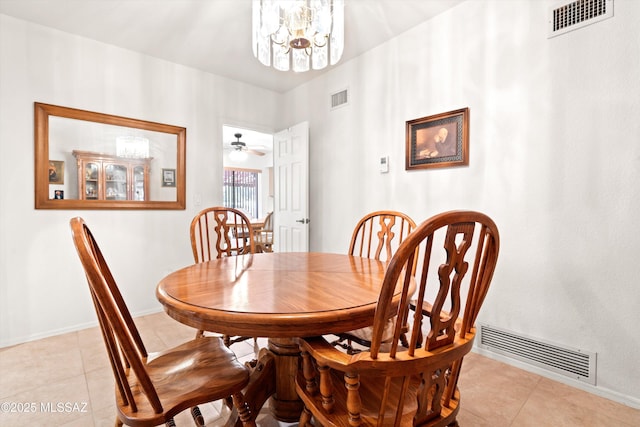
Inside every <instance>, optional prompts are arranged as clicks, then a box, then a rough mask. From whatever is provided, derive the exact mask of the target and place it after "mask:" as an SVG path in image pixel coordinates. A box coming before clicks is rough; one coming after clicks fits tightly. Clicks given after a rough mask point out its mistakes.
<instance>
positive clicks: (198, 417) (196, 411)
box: [191, 406, 205, 427]
mask: <svg viewBox="0 0 640 427" xmlns="http://www.w3.org/2000/svg"><path fill="white" fill-rule="evenodd" d="M191 416H192V417H193V421H194V422H195V423H196V425H197V426H198V427H204V425H205V424H204V417H203V416H202V412H200V408H198V407H197V406H194V407H193V408H191Z"/></svg>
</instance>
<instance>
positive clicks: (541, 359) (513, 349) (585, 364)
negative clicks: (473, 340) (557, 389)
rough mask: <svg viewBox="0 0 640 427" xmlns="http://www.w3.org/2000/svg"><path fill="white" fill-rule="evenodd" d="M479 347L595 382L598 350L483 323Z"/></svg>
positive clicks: (558, 372) (589, 382)
mask: <svg viewBox="0 0 640 427" xmlns="http://www.w3.org/2000/svg"><path fill="white" fill-rule="evenodd" d="M479 331H480V336H479V338H480V340H479V344H478V345H479V347H480V348H482V349H485V350H489V351H492V352H495V353H498V354H501V355H503V356H506V357H510V358H513V359H517V360H520V361H522V362H525V363H528V364H530V365H534V366H537V367H540V368H543V369H546V370H548V371H551V372H555V373H557V374H561V375H564V376H567V377H570V378H573V379H577V380H580V381H583V382H585V383H588V384H592V385H595V384H596V353H593V352H587V351H583V350H576V349H571V348H568V347H564V346H560V345H558V344H551V343H548V342H543V341H541V340H536V339H533V338H529V337H526V336H523V335H519V334H516V333H513V332H509V331H506V330H503V329H498V328H496V327H494V326H488V325H480V328H479Z"/></svg>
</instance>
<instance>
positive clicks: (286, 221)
mask: <svg viewBox="0 0 640 427" xmlns="http://www.w3.org/2000/svg"><path fill="white" fill-rule="evenodd" d="M273 171H274V193H275V194H274V196H275V197H274V199H275V206H274V214H273V234H274V236H273V246H274V250H275V251H276V252H307V251H309V123H308V122H303V123H300V124H297V125H295V126H292V127H290V128H289V129H285V130H283V131H280V132H278V133H277V134H275V135H274V138H273Z"/></svg>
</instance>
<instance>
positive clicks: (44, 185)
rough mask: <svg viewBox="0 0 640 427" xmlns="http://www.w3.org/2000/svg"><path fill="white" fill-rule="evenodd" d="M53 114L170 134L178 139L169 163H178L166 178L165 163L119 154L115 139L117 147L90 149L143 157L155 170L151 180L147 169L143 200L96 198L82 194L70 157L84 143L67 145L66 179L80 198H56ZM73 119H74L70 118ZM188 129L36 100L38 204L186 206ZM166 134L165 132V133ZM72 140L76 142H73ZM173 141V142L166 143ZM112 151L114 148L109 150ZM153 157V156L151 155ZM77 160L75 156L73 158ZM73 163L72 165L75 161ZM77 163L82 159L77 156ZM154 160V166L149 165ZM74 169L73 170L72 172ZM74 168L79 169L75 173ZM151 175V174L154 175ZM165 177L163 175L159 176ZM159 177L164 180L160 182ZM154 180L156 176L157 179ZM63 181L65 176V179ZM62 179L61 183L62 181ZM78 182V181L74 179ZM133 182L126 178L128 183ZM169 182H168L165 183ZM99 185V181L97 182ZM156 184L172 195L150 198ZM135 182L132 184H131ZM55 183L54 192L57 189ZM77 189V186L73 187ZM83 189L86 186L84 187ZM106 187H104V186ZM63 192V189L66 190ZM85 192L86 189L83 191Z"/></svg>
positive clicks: (65, 206)
mask: <svg viewBox="0 0 640 427" xmlns="http://www.w3.org/2000/svg"><path fill="white" fill-rule="evenodd" d="M52 117H60V118H66V119H72V120H79V121H83V122H91V123H99V124H105V125H113V126H114V127H116V128H115V129H120V128H126V130H127V131H130V132H132V133H133V132H137V133H144V132H149V133H150V134H154V133H156V132H157V133H159V134H155V135H159V137H161V138H164V139H166V138H169V139H171V142H173V138H175V142H176V145H175V147H176V153H175V159H173V157H172V156H173V153H171V152H170V153H169V154H168V155H167V156H166V157H167V159H168V160H170V162H171V163H170V167H171V169H173V168H174V167H175V172H173V173H170V174H168V175H166V176H167V177H168V179H169V180H170V182H166V183H165V182H164V181H165V180H167V178H165V177H164V176H165V175H164V174H165V171H166V170H170V171H171V169H164V168H165V165H163V164H160V165H157V164H156V165H154V164H153V163H152V162H153V159H151V158H150V157H148V158H142V159H140V158H133V159H131V158H125V157H117V156H116V154H115V141H114V142H113V143H112V145H113V146H114V150H113V152H112V153H102V152H100V153H90V154H95V155H98V156H103V157H105V158H111V159H112V160H113V159H116V162H117V161H118V160H122V162H123V163H125V161H126V160H130V161H134V162H135V161H136V160H137V161H138V163H140V162H141V161H142V162H143V163H144V162H146V163H147V168H148V169H151V170H153V173H154V175H153V176H155V177H156V178H157V182H149V181H150V176H149V173H148V172H145V174H146V175H145V176H144V182H145V191H144V196H143V197H144V200H131V199H129V198H128V197H127V199H126V200H107V198H106V197H103V198H101V199H100V198H99V197H96V198H95V199H93V200H84V199H85V197H84V196H80V194H81V193H80V191H81V189H82V188H84V186H85V185H86V183H85V184H81V183H80V181H81V177H82V176H83V175H80V174H79V173H77V168H76V166H75V163H74V162H71V161H70V157H69V156H71V155H73V156H74V157H76V158H79V157H80V154H79V153H82V150H84V149H85V148H84V147H81V146H75V147H74V146H71V147H66V146H65V150H66V151H65V154H66V159H67V161H68V162H69V163H68V167H67V168H66V169H67V173H66V175H67V177H66V180H67V182H71V181H70V180H76V181H77V193H78V195H77V198H73V199H68V198H63V199H56V198H55V196H52V190H51V189H50V185H54V184H52V181H51V178H50V173H51V172H50V170H49V169H50V163H55V159H51V158H50V157H49V154H50V150H49V149H50V147H49V139H50V124H51V123H50V118H52ZM69 123H71V122H69ZM105 129H108V130H112V129H113V128H111V127H106V128H105ZM186 133H187V130H186V128H184V127H179V126H172V125H166V124H161V123H154V122H148V121H144V120H137V119H130V118H126V117H120V116H113V115H109V114H102V113H95V112H91V111H85V110H79V109H75V108H67V107H60V106H55V105H49V104H42V103H38V102H36V103H34V140H35V208H36V209H185V175H186V160H185V158H186V151H185V150H186V147H185V146H186ZM164 134H166V135H164ZM71 144H73V143H71ZM166 145H173V144H166ZM172 149H173V148H170V150H172ZM110 151H111V150H110ZM151 157H153V156H151ZM73 160H74V161H75V159H73ZM71 163H73V167H72V164H71ZM77 164H78V165H79V164H80V161H79V160H78V163H77ZM149 164H151V165H152V166H148V165H149ZM69 172H71V173H69ZM74 172H76V173H75V174H74ZM153 176H151V177H153ZM160 177H162V178H160ZM160 180H163V181H162V182H160ZM154 181H155V180H154ZM62 183H64V180H63V182H62ZM62 183H61V184H62ZM74 184H75V182H74ZM129 184H131V183H130V182H129V181H127V184H126V185H129ZM165 184H166V185H165ZM96 185H97V184H96ZM151 185H155V186H157V187H160V186H162V187H169V188H167V189H165V190H156V192H157V191H165V192H166V194H169V195H170V200H169V199H166V200H165V199H163V198H162V197H159V198H158V200H153V199H149V198H150V195H149V194H150V193H153V192H151V191H149V190H148V188H149V186H151ZM131 186H133V184H131ZM55 189H56V188H55V187H54V190H53V193H56V192H55ZM74 190H76V188H75V187H74ZM83 191H84V190H83ZM101 191H103V192H104V191H105V190H101ZM174 191H175V197H171V196H173V194H174V193H173V192H174ZM63 194H64V193H63ZM82 194H84V192H83V193H82Z"/></svg>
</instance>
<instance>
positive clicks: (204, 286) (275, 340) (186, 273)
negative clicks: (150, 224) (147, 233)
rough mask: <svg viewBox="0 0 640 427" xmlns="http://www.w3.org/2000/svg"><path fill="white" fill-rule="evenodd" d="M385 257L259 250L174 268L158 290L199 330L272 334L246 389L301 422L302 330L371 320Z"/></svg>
mask: <svg viewBox="0 0 640 427" xmlns="http://www.w3.org/2000/svg"><path fill="white" fill-rule="evenodd" d="M385 268H386V263H385V262H381V261H376V260H374V259H369V258H360V257H355V256H350V255H342V254H332V253H314V252H304V253H260V254H247V255H239V256H233V257H226V258H221V259H216V260H212V261H208V262H204V263H200V264H194V265H191V266H189V267H185V268H183V269H181V270H178V271H175V272H173V273H171V274H169V275H168V276H166V277H165V278H164V279H162V280H161V281H160V282H159V284H158V286H157V290H156V295H157V297H158V300H159V301H160V303H162V305H163V306H164V309H165V311H166V312H167V313H168V314H169V316H171V317H173V318H174V319H176V320H177V321H179V322H181V323H184V324H186V325H189V326H192V327H194V328H196V329H200V330H206V331H211V332H218V333H221V334H228V335H242V336H252V337H268V338H269V340H268V349H263V350H264V351H261V354H260V356H259V359H258V362H257V364H256V366H255V369H254V374H255V379H254V378H253V377H254V375H253V374H252V381H251V383H250V384H249V386H248V389H247V390H246V391H245V395H246V396H245V397H246V398H247V401H248V402H249V403H250V405H251V406H253V407H252V408H251V409H252V410H258V409H259V407H261V406H262V404H264V402H265V401H266V399H267V398H268V397H269V396H271V402H270V406H271V410H272V412H273V415H274V416H275V417H276V418H277V419H279V420H282V421H296V420H297V419H298V417H299V415H300V412H301V410H302V403H301V401H300V400H299V399H298V397H297V394H296V392H295V376H296V375H297V372H298V366H299V363H298V359H299V349H298V345H297V343H296V341H295V338H296V337H305V336H317V335H324V334H330V333H338V332H346V331H350V330H354V329H358V328H361V327H365V326H370V325H371V324H372V323H373V315H374V311H375V307H376V301H377V299H378V295H379V293H380V287H381V285H382V279H383V277H384V272H385Z"/></svg>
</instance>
